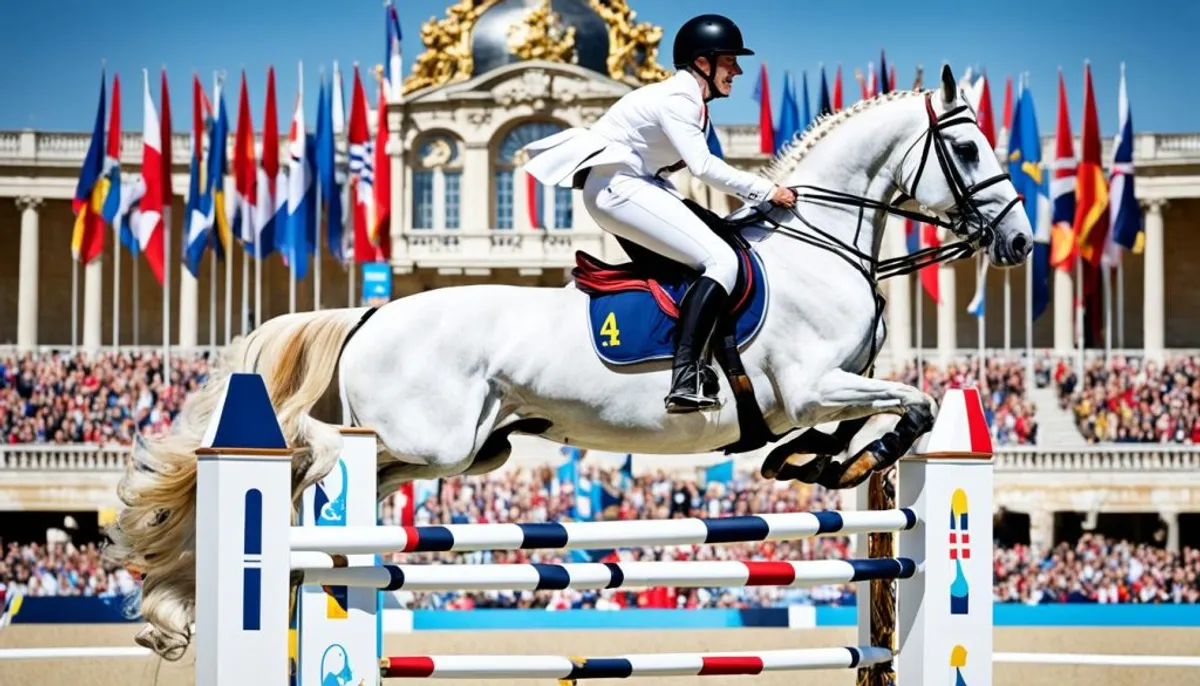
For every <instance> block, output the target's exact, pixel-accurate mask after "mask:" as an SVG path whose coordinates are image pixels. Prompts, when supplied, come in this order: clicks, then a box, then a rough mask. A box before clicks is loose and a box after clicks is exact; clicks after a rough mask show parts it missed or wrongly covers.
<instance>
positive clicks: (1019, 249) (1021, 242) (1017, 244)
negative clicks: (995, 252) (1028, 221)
mask: <svg viewBox="0 0 1200 686" xmlns="http://www.w3.org/2000/svg"><path fill="white" fill-rule="evenodd" d="M1032 247H1033V244H1032V243H1030V241H1029V239H1028V238H1026V237H1025V236H1015V237H1013V239H1012V249H1013V252H1014V253H1016V255H1017V256H1018V257H1024V256H1026V255H1028V254H1029V249H1030V248H1032Z"/></svg>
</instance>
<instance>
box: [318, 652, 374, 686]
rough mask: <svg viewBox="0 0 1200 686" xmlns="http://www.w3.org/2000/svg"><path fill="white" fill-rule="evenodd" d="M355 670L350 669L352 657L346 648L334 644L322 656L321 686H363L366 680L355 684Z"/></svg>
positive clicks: (360, 680)
mask: <svg viewBox="0 0 1200 686" xmlns="http://www.w3.org/2000/svg"><path fill="white" fill-rule="evenodd" d="M353 682H354V670H352V669H350V656H349V655H348V654H347V653H346V648H345V647H344V646H342V645H341V644H339V643H334V644H333V645H331V646H329V647H328V648H326V649H325V652H324V653H322V655H321V686H362V685H363V684H365V683H366V681H365V680H363V679H359V680H358V684H354V683H353Z"/></svg>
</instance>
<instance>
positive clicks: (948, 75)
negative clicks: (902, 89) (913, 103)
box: [894, 66, 1033, 267]
mask: <svg viewBox="0 0 1200 686" xmlns="http://www.w3.org/2000/svg"><path fill="white" fill-rule="evenodd" d="M924 108H925V112H926V115H927V124H926V125H924V126H922V127H921V131H920V132H918V133H916V134H914V136H913V137H912V140H911V143H908V144H906V145H905V146H904V147H903V148H901V149H900V151H899V152H900V153H901V157H900V159H899V162H898V165H899V166H898V168H896V169H895V170H894V171H895V178H896V181H897V184H898V185H899V186H900V190H901V192H902V193H903V194H904V195H906V196H908V197H909V198H911V199H912V200H911V201H910V204H911V203H914V202H915V204H917V205H919V206H920V209H921V211H922V212H923V213H932V214H934V215H936V216H939V217H944V218H946V219H947V220H949V223H950V224H951V226H952V231H953V232H954V233H955V234H956V235H957V236H958V237H959V238H961V239H964V240H967V241H969V242H972V243H977V244H978V245H979V246H980V247H981V248H986V250H987V255H988V260H989V261H990V262H991V263H992V264H993V265H995V266H997V267H1013V266H1016V265H1019V264H1021V263H1023V262H1024V261H1025V258H1026V257H1027V256H1028V255H1029V252H1030V251H1031V250H1032V249H1033V228H1032V227H1031V226H1030V224H1029V218H1028V217H1027V216H1026V214H1025V212H1024V211H1022V208H1021V198H1020V196H1019V195H1018V194H1017V189H1016V188H1015V187H1014V186H1013V184H1012V181H1011V180H1010V179H1009V177H1008V174H1007V173H1006V172H1005V171H1004V170H1003V169H1002V168H1001V167H1000V163H999V161H998V160H997V159H996V155H995V154H994V153H993V151H992V147H991V145H989V144H988V141H987V138H986V137H984V135H983V131H982V130H981V129H980V128H979V125H978V123H977V122H976V120H975V113H974V111H973V110H972V109H971V107H970V105H968V104H967V102H966V100H965V99H964V98H963V97H962V96H961V95H960V93H959V89H958V86H957V85H956V84H955V81H954V74H953V73H952V72H951V71H950V67H949V66H944V67H942V75H941V87H940V88H938V89H936V90H932V91H929V92H927V93H926V94H925V97H924Z"/></svg>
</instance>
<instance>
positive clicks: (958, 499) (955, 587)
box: [949, 488, 971, 615]
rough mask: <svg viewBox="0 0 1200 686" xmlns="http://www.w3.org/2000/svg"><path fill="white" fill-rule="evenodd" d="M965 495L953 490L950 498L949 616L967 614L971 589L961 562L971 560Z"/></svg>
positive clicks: (962, 492)
mask: <svg viewBox="0 0 1200 686" xmlns="http://www.w3.org/2000/svg"><path fill="white" fill-rule="evenodd" d="M967 515H968V513H967V493H966V491H964V490H963V489H961V488H958V489H955V490H954V494H953V495H951V496H950V541H949V543H950V546H949V548H950V559H951V560H953V561H954V583H952V584H950V614H952V615H965V614H968V610H969V607H970V598H971V588H970V585H969V584H968V583H967V577H966V576H965V575H964V574H963V560H969V559H971V530H970V524H969V521H968V518H967Z"/></svg>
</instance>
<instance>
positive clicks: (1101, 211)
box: [1073, 64, 1109, 265]
mask: <svg viewBox="0 0 1200 686" xmlns="http://www.w3.org/2000/svg"><path fill="white" fill-rule="evenodd" d="M1083 90H1084V94H1083V132H1082V135H1081V136H1080V137H1081V138H1082V140H1081V142H1080V144H1081V146H1082V149H1081V150H1080V159H1079V167H1078V171H1077V173H1076V177H1075V221H1074V223H1073V228H1074V231H1075V238H1076V241H1077V242H1078V245H1079V256H1080V257H1082V258H1083V259H1084V260H1086V261H1087V262H1089V263H1091V264H1092V265H1097V264H1099V263H1100V258H1101V257H1102V256H1103V254H1104V242H1105V240H1107V238H1108V223H1109V222H1108V184H1107V180H1106V179H1105V178H1104V168H1103V167H1101V165H1100V126H1099V121H1098V118H1097V116H1096V97H1095V93H1094V92H1093V90H1092V67H1091V64H1085V65H1084V76H1083Z"/></svg>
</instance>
